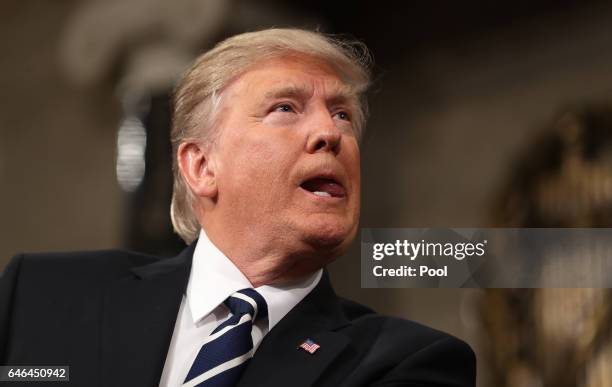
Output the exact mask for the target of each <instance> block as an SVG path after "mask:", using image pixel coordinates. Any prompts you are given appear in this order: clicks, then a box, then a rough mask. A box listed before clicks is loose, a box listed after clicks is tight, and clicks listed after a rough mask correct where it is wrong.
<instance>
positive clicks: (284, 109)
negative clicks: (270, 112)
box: [274, 103, 295, 113]
mask: <svg viewBox="0 0 612 387" xmlns="http://www.w3.org/2000/svg"><path fill="white" fill-rule="evenodd" d="M274 111H275V112H281V113H292V112H295V110H294V109H293V108H292V107H291V105H289V104H286V103H284V104H282V105H278V106H277V107H275V108H274Z"/></svg>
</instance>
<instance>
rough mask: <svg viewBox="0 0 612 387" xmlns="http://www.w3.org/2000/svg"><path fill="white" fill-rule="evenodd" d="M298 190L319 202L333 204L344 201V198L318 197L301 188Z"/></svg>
mask: <svg viewBox="0 0 612 387" xmlns="http://www.w3.org/2000/svg"><path fill="white" fill-rule="evenodd" d="M300 190H301V191H302V192H304V193H306V194H307V195H308V196H310V197H311V198H314V199H316V200H320V201H323V202H330V203H335V202H340V201H343V200H344V199H346V196H319V195H315V194H314V193H312V192H310V191H308V190H307V189H304V188H302V187H300Z"/></svg>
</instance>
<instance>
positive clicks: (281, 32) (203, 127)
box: [170, 28, 372, 244]
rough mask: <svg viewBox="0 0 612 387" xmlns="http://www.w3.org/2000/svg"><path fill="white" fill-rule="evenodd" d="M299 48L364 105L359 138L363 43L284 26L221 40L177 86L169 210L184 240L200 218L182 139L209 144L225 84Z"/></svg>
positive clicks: (366, 69)
mask: <svg viewBox="0 0 612 387" xmlns="http://www.w3.org/2000/svg"><path fill="white" fill-rule="evenodd" d="M295 54H302V55H308V56H312V57H314V58H317V59H320V60H322V61H324V62H325V63H327V64H328V65H330V66H331V67H332V68H333V69H334V70H335V71H336V72H337V74H338V77H339V78H340V79H341V80H342V81H343V82H344V83H345V84H346V85H348V86H349V87H350V88H351V89H352V90H353V92H354V93H355V97H356V98H357V100H358V101H359V105H360V106H359V111H358V112H357V115H356V117H354V122H355V128H356V131H357V137H358V138H360V136H361V132H362V130H363V128H364V126H365V120H366V117H367V113H368V111H367V101H366V98H365V92H366V90H367V88H368V87H369V84H370V67H371V63H372V61H371V56H370V54H369V52H368V50H367V48H366V46H365V45H364V44H363V43H360V42H356V41H347V40H342V39H339V38H336V37H332V36H328V35H324V34H321V33H318V32H312V31H306V30H301V29H284V28H272V29H266V30H262V31H256V32H247V33H243V34H240V35H236V36H233V37H231V38H228V39H226V40H224V41H222V42H220V43H219V44H217V45H216V46H215V47H214V48H213V49H212V50H210V51H208V52H206V53H204V54H202V55H201V56H200V57H198V58H197V59H196V61H195V63H194V64H193V66H192V67H191V68H190V69H189V70H187V72H186V73H185V74H184V76H183V77H182V79H181V80H180V81H179V83H178V85H177V87H176V89H175V91H174V99H173V109H174V110H173V117H172V129H171V134H170V140H171V142H172V156H173V157H172V160H173V162H172V170H173V174H174V189H173V194H172V204H171V206H170V216H171V219H172V225H173V226H174V231H175V232H176V233H177V234H178V235H179V236H180V237H181V238H182V239H183V240H184V241H185V242H186V243H188V244H189V243H191V242H193V241H194V240H195V239H196V238H197V237H198V234H199V231H200V223H199V221H198V219H197V218H196V215H195V210H194V204H195V200H194V199H195V198H194V196H193V193H192V192H191V190H190V188H189V187H188V185H187V183H186V182H185V180H184V179H183V177H182V175H181V172H180V170H179V167H178V161H177V150H178V147H179V145H180V144H181V143H183V142H185V141H188V140H196V139H197V140H198V141H200V142H201V143H202V144H204V145H205V146H211V145H212V144H213V143H214V141H215V136H216V135H217V131H216V130H215V129H216V128H215V126H216V125H215V122H216V113H217V110H218V106H219V104H220V101H221V94H222V92H223V90H224V88H225V87H226V86H228V85H229V84H230V83H231V82H232V80H234V79H236V78H237V77H238V76H240V75H241V74H243V73H245V72H246V71H248V69H249V68H250V67H252V66H253V65H255V64H256V63H258V62H261V61H263V60H268V59H272V58H277V57H281V56H285V55H295Z"/></svg>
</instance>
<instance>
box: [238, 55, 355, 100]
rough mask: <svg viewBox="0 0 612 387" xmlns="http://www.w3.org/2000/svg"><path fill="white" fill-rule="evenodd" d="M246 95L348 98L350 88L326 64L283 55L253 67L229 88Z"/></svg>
mask: <svg viewBox="0 0 612 387" xmlns="http://www.w3.org/2000/svg"><path fill="white" fill-rule="evenodd" d="M229 88H231V89H234V90H235V91H238V90H239V92H240V93H247V95H250V96H260V97H266V98H274V97H276V96H277V95H276V94H277V93H284V94H290V95H292V94H295V95H296V96H297V95H298V94H309V95H312V94H315V93H319V94H324V95H325V96H327V97H337V96H343V97H347V98H349V97H351V96H352V95H353V94H354V92H353V90H352V88H351V87H350V86H349V85H348V84H346V83H345V82H343V81H342V80H341V79H340V77H339V76H338V74H337V72H336V71H335V70H334V68H333V67H332V66H330V65H329V64H328V63H327V62H325V61H323V60H321V59H318V58H315V57H311V56H307V55H301V54H296V55H286V56H281V57H277V58H271V59H267V60H262V61H260V62H258V63H256V64H254V65H253V66H252V67H251V68H249V69H248V70H247V71H246V72H244V73H243V74H242V75H241V76H239V77H238V78H237V79H236V80H235V81H234V82H232V84H231V85H230V87H229Z"/></svg>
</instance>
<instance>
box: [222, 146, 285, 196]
mask: <svg viewBox="0 0 612 387" xmlns="http://www.w3.org/2000/svg"><path fill="white" fill-rule="evenodd" d="M226 149H228V150H229V151H228V152H226V153H225V154H224V155H223V158H224V160H226V161H225V162H224V163H223V168H221V170H220V173H221V175H222V179H221V180H222V181H224V182H227V183H229V184H228V185H229V186H231V188H230V189H239V190H240V191H242V190H244V189H248V190H250V191H251V192H255V191H267V192H269V194H270V195H271V194H272V192H273V188H275V187H278V186H281V184H285V185H286V181H287V176H288V174H289V171H290V168H291V166H292V165H293V162H292V160H291V157H290V156H291V152H290V150H289V149H287V147H285V146H282V144H281V143H280V142H277V141H269V139H267V138H263V139H253V138H242V139H240V140H239V141H237V142H236V143H235V144H233V146H231V147H227V148H226Z"/></svg>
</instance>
